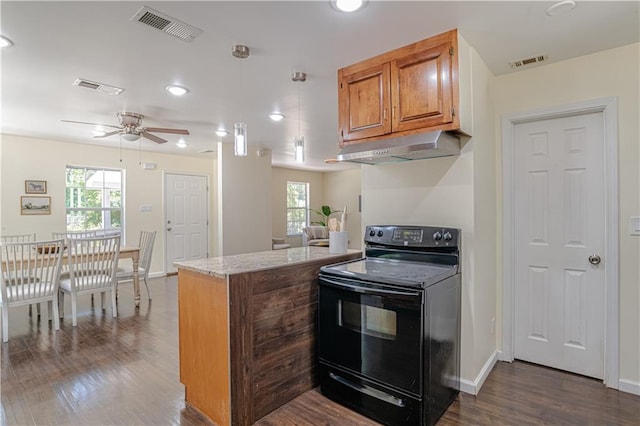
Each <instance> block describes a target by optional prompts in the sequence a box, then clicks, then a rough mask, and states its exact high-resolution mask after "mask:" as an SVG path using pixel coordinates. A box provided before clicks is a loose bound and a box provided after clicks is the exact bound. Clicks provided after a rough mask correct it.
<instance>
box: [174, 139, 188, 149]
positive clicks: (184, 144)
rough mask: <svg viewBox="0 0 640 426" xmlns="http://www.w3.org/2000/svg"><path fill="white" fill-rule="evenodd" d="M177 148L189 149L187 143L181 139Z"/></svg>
mask: <svg viewBox="0 0 640 426" xmlns="http://www.w3.org/2000/svg"><path fill="white" fill-rule="evenodd" d="M176 146H177V147H178V148H183V149H184V148H186V147H187V143H186V142H185V140H184V139H180V140H179V141H178V142H176Z"/></svg>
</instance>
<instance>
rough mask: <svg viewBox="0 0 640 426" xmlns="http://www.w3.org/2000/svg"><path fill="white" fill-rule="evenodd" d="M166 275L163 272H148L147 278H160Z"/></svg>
mask: <svg viewBox="0 0 640 426" xmlns="http://www.w3.org/2000/svg"><path fill="white" fill-rule="evenodd" d="M166 276H167V274H165V273H164V272H149V278H160V277H166Z"/></svg>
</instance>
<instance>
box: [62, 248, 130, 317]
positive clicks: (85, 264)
mask: <svg viewBox="0 0 640 426" xmlns="http://www.w3.org/2000/svg"><path fill="white" fill-rule="evenodd" d="M68 245H69V247H68V256H69V262H68V263H69V277H68V278H63V279H60V293H59V294H60V297H59V303H60V315H61V316H63V315H64V295H65V294H69V295H70V296H71V322H72V325H73V326H74V327H75V326H77V325H78V296H82V295H85V294H92V295H93V294H94V293H101V307H102V308H104V293H105V292H109V293H110V296H111V311H112V314H113V316H114V317H115V316H117V315H118V311H117V308H116V279H115V277H116V268H117V266H118V254H119V253H120V237H106V238H77V239H71V240H68Z"/></svg>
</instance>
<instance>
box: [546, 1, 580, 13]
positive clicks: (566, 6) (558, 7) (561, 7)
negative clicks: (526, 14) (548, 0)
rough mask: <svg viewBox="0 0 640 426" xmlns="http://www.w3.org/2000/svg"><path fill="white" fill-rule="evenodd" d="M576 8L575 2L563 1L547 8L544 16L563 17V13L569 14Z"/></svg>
mask: <svg viewBox="0 0 640 426" xmlns="http://www.w3.org/2000/svg"><path fill="white" fill-rule="evenodd" d="M574 7H576V2H575V1H573V0H563V1H561V2H558V3H556V4H553V5H551V6H549V7H548V8H547V10H546V12H545V13H546V14H547V15H548V16H557V15H564V14H565V13H569V12H571V11H572V10H573V8H574Z"/></svg>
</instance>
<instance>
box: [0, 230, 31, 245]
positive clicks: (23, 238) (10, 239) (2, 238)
mask: <svg viewBox="0 0 640 426" xmlns="http://www.w3.org/2000/svg"><path fill="white" fill-rule="evenodd" d="M35 240H36V233H35V232H34V233H32V234H16V235H0V243H27V242H29V241H35Z"/></svg>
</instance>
